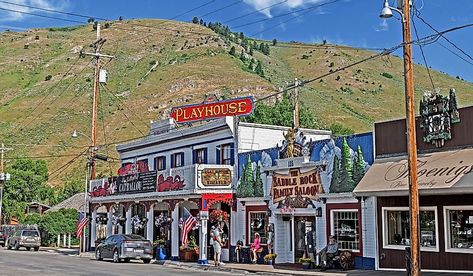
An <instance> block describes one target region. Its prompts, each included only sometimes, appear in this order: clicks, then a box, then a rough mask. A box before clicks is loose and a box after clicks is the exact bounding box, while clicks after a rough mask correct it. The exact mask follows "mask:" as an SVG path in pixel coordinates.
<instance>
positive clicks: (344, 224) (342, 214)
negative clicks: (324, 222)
mask: <svg viewBox="0 0 473 276" xmlns="http://www.w3.org/2000/svg"><path fill="white" fill-rule="evenodd" d="M358 215H359V214H358V210H356V209H352V210H351V209H350V210H331V216H330V217H331V224H332V225H331V226H332V227H331V230H332V231H331V235H333V236H335V238H336V239H337V243H338V248H339V249H346V250H351V251H353V252H359V251H360V232H359V231H360V228H359V220H358Z"/></svg>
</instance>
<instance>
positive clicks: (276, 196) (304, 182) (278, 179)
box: [271, 169, 323, 203]
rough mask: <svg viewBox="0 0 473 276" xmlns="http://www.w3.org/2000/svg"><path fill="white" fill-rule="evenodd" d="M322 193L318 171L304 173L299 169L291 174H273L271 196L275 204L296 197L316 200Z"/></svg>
mask: <svg viewBox="0 0 473 276" xmlns="http://www.w3.org/2000/svg"><path fill="white" fill-rule="evenodd" d="M322 192H323V188H322V185H321V182H320V175H319V172H318V171H317V170H316V169H313V170H310V171H308V172H304V173H301V172H300V171H299V169H297V170H290V171H289V174H278V173H274V174H273V182H272V187H271V196H272V198H273V202H274V203H277V202H281V201H283V200H285V199H287V198H296V197H299V198H305V199H307V198H308V199H311V200H315V199H317V196H318V194H320V193H322Z"/></svg>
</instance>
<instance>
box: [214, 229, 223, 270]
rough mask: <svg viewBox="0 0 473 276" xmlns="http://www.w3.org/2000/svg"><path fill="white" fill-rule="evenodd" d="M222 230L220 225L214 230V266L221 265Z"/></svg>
mask: <svg viewBox="0 0 473 276" xmlns="http://www.w3.org/2000/svg"><path fill="white" fill-rule="evenodd" d="M221 234H222V228H221V227H220V224H218V225H217V227H215V229H214V230H213V247H214V265H215V266H219V265H220V264H221V262H220V258H221V255H222V238H221Z"/></svg>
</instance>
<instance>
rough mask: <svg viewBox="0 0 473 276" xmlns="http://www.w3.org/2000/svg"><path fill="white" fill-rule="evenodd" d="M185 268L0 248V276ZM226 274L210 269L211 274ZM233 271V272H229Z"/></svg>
mask: <svg viewBox="0 0 473 276" xmlns="http://www.w3.org/2000/svg"><path fill="white" fill-rule="evenodd" d="M186 274H189V271H188V270H181V269H174V268H169V267H164V266H162V265H157V264H143V262H141V261H131V262H130V263H119V264H115V263H113V262H111V261H100V262H98V261H95V260H90V259H88V258H80V257H77V256H68V255H62V254H57V253H49V252H45V251H40V252H34V251H26V250H24V249H21V250H20V251H15V250H6V249H5V248H1V249H0V275H2V276H13V275H15V276H19V275H48V276H56V275H57V276H59V275H61V276H64V275H114V276H115V275H126V276H130V275H175V276H179V275H186ZM192 274H193V275H197V276H199V275H202V276H203V275H209V273H208V272H206V271H192ZM217 274H221V275H224V274H227V275H228V274H229V273H225V272H217V271H214V272H212V275H217ZM233 274H235V273H233Z"/></svg>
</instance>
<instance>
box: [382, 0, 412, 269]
mask: <svg viewBox="0 0 473 276" xmlns="http://www.w3.org/2000/svg"><path fill="white" fill-rule="evenodd" d="M411 4H412V3H411V1H410V0H398V8H399V9H396V8H393V7H391V6H389V3H388V0H384V6H383V9H382V10H381V14H380V17H381V18H390V17H392V16H393V12H392V11H395V12H397V13H399V14H400V15H401V18H402V35H403V42H404V43H403V52H404V88H405V98H406V128H407V156H408V160H407V162H408V166H409V221H410V233H411V256H410V275H413V276H418V275H420V244H419V190H418V184H417V144H416V122H415V113H414V74H413V69H414V68H413V66H412V45H411V25H410V6H411Z"/></svg>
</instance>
